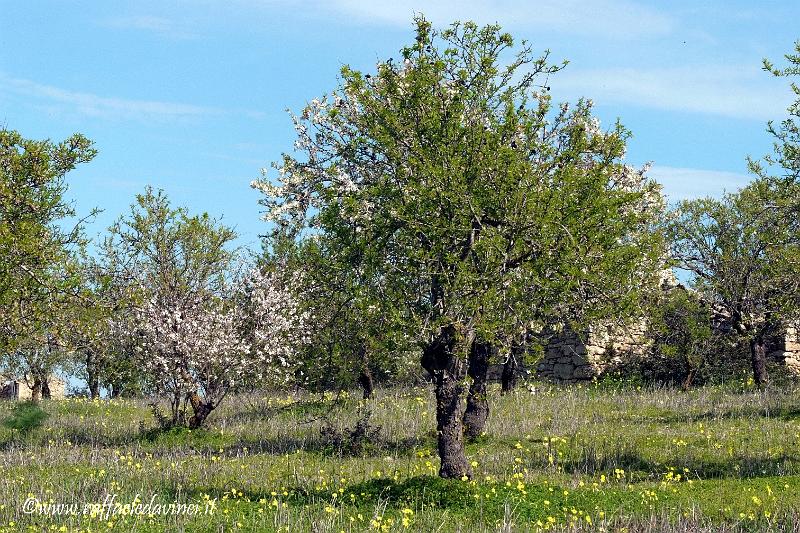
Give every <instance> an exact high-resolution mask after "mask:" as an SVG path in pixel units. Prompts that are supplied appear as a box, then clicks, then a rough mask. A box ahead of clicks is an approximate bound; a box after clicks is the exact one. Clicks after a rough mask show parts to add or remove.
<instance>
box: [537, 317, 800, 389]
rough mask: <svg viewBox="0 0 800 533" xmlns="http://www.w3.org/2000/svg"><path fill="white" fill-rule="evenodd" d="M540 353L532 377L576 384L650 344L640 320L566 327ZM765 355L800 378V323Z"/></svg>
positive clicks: (720, 324)
mask: <svg viewBox="0 0 800 533" xmlns="http://www.w3.org/2000/svg"><path fill="white" fill-rule="evenodd" d="M715 318H716V319H717V320H715V322H714V327H715V328H716V329H717V330H719V331H721V332H723V333H725V332H728V333H729V334H732V331H731V330H730V328H727V329H726V327H725V321H724V320H721V319H718V318H719V317H715ZM544 344H545V349H544V356H543V357H542V359H541V361H539V363H538V364H537V366H536V376H537V377H539V378H541V379H547V380H549V381H557V382H562V383H576V382H579V381H587V380H591V379H592V378H595V377H599V376H601V375H602V374H605V373H607V372H610V371H614V370H623V371H624V367H625V365H626V364H628V363H632V362H634V361H636V360H639V359H641V358H642V357H647V356H648V353H650V352H649V350H650V348H651V345H652V343H651V342H650V340H649V339H648V338H647V324H646V321H645V320H641V321H640V322H639V323H637V324H633V325H630V326H627V327H620V326H611V325H606V326H596V327H593V328H589V329H587V330H586V331H584V332H582V333H581V334H578V333H576V332H574V331H572V330H570V329H568V328H565V329H564V330H563V331H560V332H557V333H553V334H550V335H548V336H547V340H546V342H545V343H544ZM768 345H769V346H772V347H773V348H770V349H772V350H773V351H771V352H770V353H769V355H768V357H769V358H770V359H771V360H773V361H776V362H778V363H781V364H783V365H785V366H786V369H787V371H788V372H789V373H791V374H792V375H795V376H798V377H800V323H796V324H792V325H789V326H787V327H786V328H785V329H784V330H783V331H782V332H780V333H779V334H777V335H776V336H775V337H774V338H771V339H769V342H768Z"/></svg>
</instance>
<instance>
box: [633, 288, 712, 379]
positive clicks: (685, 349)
mask: <svg viewBox="0 0 800 533" xmlns="http://www.w3.org/2000/svg"><path fill="white" fill-rule="evenodd" d="M649 325H650V328H651V337H652V338H653V339H654V349H655V352H656V355H657V356H660V357H661V358H662V363H664V364H665V366H667V367H669V369H670V370H672V369H674V368H675V367H677V368H678V370H677V372H678V373H679V374H677V375H676V374H675V373H672V372H671V373H670V375H669V379H675V378H676V377H677V378H678V379H679V380H680V382H681V385H682V387H683V389H684V390H688V389H689V387H691V385H692V383H693V382H694V380H695V379H696V377H697V374H698V373H699V372H700V371H701V370H702V368H703V366H704V365H705V364H706V360H707V358H708V357H709V352H710V351H711V350H712V349H713V346H712V344H713V331H712V316H711V310H710V309H709V308H708V306H707V305H703V303H702V302H701V301H700V299H699V297H698V296H697V295H696V294H694V293H691V292H689V291H687V290H685V289H683V288H680V287H678V288H675V289H672V290H671V291H669V293H668V294H667V295H666V297H665V298H664V299H663V300H660V301H659V302H657V305H655V306H654V308H653V311H652V315H651V316H650V320H649ZM645 363H646V362H645Z"/></svg>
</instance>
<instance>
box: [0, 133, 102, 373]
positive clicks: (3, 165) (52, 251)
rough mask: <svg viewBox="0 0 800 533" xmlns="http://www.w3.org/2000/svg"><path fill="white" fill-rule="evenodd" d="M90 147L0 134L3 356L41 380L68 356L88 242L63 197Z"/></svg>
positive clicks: (9, 365) (9, 366)
mask: <svg viewBox="0 0 800 533" xmlns="http://www.w3.org/2000/svg"><path fill="white" fill-rule="evenodd" d="M95 154H96V152H95V150H94V149H93V148H92V143H91V142H90V141H89V140H88V139H86V138H85V137H83V136H81V135H78V134H76V135H73V136H71V137H70V138H68V139H67V140H65V141H63V142H61V143H53V142H51V141H49V140H46V141H33V140H28V139H25V138H23V137H22V136H21V135H20V134H19V133H17V132H15V131H10V130H6V129H0V355H2V356H3V357H4V360H3V361H2V364H3V367H4V370H5V371H6V372H8V373H11V374H16V375H19V376H22V375H28V376H36V377H39V378H44V377H45V376H47V375H48V374H49V373H50V372H51V371H52V369H53V367H54V366H55V365H56V363H58V362H61V361H62V360H63V358H64V351H63V350H60V348H61V347H62V346H61V344H62V343H61V339H62V337H63V334H64V332H65V330H67V329H68V327H67V326H66V321H65V320H64V314H65V309H66V308H67V307H68V306H69V295H70V294H71V293H72V291H73V289H74V288H75V286H76V284H77V282H76V276H75V272H74V268H73V265H72V263H71V258H70V256H71V253H72V251H73V249H74V247H75V246H76V245H79V244H81V243H82V242H83V237H82V226H81V224H80V223H77V224H75V225H74V226H73V227H72V228H69V218H70V217H72V216H73V215H74V214H75V213H74V210H73V209H72V206H71V204H70V203H69V202H68V201H67V200H66V199H65V198H64V194H65V192H66V190H67V185H66V182H65V176H66V174H67V173H68V172H69V171H71V170H72V169H74V168H75V167H76V166H77V165H79V164H81V163H85V162H88V161H90V160H91V159H92V158H93V157H94V156H95Z"/></svg>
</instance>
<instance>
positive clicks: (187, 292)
mask: <svg viewBox="0 0 800 533" xmlns="http://www.w3.org/2000/svg"><path fill="white" fill-rule="evenodd" d="M234 237H235V234H234V233H233V231H232V230H230V229H228V228H226V227H224V226H220V225H217V224H216V223H215V222H214V221H213V220H211V219H210V218H209V217H208V216H207V215H202V216H189V215H188V213H187V212H186V210H185V209H182V208H177V209H175V208H172V207H171V206H170V204H169V201H168V199H167V198H166V196H165V195H164V194H163V193H161V192H159V193H154V192H153V191H152V190H149V189H148V190H147V191H146V192H145V194H143V195H139V196H138V197H137V203H136V204H135V205H134V207H133V208H132V212H131V216H130V217H129V218H123V219H121V220H120V221H119V222H118V223H117V224H116V225H115V226H114V227H112V229H111V237H110V238H109V241H108V243H107V245H106V247H105V248H106V250H108V252H109V253H110V254H114V258H113V261H112V262H113V263H114V264H117V265H125V268H124V269H122V270H121V274H120V275H123V276H125V277H127V278H128V279H130V280H131V281H132V283H133V286H134V287H135V290H134V291H133V292H135V293H136V295H135V296H133V297H132V298H131V302H132V314H133V318H134V320H128V319H126V317H125V316H120V317H118V318H117V320H116V322H115V328H116V329H117V330H118V331H120V332H122V333H123V334H127V336H128V338H129V339H130V342H131V344H132V345H133V346H134V347H135V350H136V352H137V354H138V357H137V361H138V362H139V364H140V365H141V367H142V369H143V371H144V373H145V375H146V376H147V377H148V382H149V384H150V386H151V387H152V390H153V392H155V393H156V394H158V395H160V396H166V397H167V398H168V399H169V401H170V407H171V415H172V416H171V423H172V424H184V423H186V424H187V425H188V426H189V427H193V428H196V427H200V426H201V425H202V424H203V423H204V422H205V420H206V418H207V417H208V415H209V414H211V412H212V411H213V410H214V409H215V408H216V407H217V406H218V405H219V404H220V402H222V401H223V400H224V398H225V397H226V396H227V395H228V394H229V393H230V392H232V391H234V390H236V389H237V388H239V387H241V386H242V385H244V384H245V383H248V384H250V385H254V384H255V385H260V384H261V381H260V380H261V379H262V378H263V379H267V378H270V381H269V382H270V383H274V382H275V381H278V382H280V381H281V380H283V379H285V376H286V375H287V371H286V369H287V368H288V367H289V366H290V362H291V361H292V354H293V349H294V346H295V344H294V342H295V340H296V339H298V338H299V337H301V336H302V333H303V327H304V320H305V317H304V315H302V314H301V313H300V312H299V311H298V306H297V304H296V302H295V299H294V296H293V295H292V293H291V291H290V290H289V288H288V287H286V286H285V285H284V284H283V283H282V282H281V280H280V279H279V278H278V277H277V276H271V275H270V276H265V275H262V274H261V273H260V272H259V271H254V272H253V273H251V274H250V275H248V276H246V277H243V278H241V279H238V280H237V279H236V278H235V277H234V272H232V267H233V263H232V261H233V258H234V255H233V253H232V252H231V251H229V250H227V249H226V246H227V245H228V243H229V242H230V241H231V240H232V239H233V238H234ZM189 408H191V410H192V416H191V417H190V418H188V419H187V417H186V412H187V410H188V409H189Z"/></svg>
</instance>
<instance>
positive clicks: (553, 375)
mask: <svg viewBox="0 0 800 533" xmlns="http://www.w3.org/2000/svg"><path fill="white" fill-rule="evenodd" d="M650 344H651V343H650V341H649V340H648V339H647V335H646V323H645V321H644V320H641V321H639V322H637V323H634V324H629V325H625V326H620V325H599V326H594V327H591V328H588V329H587V330H586V331H583V332H580V333H579V332H576V331H573V330H571V329H569V328H564V329H563V330H562V331H560V332H557V333H553V334H550V335H548V340H547V342H546V345H545V350H544V356H543V357H542V360H541V361H540V362H539V364H538V365H537V366H536V374H537V376H538V377H540V378H543V379H547V380H550V381H559V382H564V383H575V382H578V381H586V380H590V379H592V378H595V377H598V376H600V375H602V374H604V373H606V372H609V371H612V370H615V369H618V368H621V367H622V366H624V365H625V363H626V362H629V361H632V360H635V359H636V358H639V357H643V356H645V355H646V354H647V351H648V350H649V349H650Z"/></svg>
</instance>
